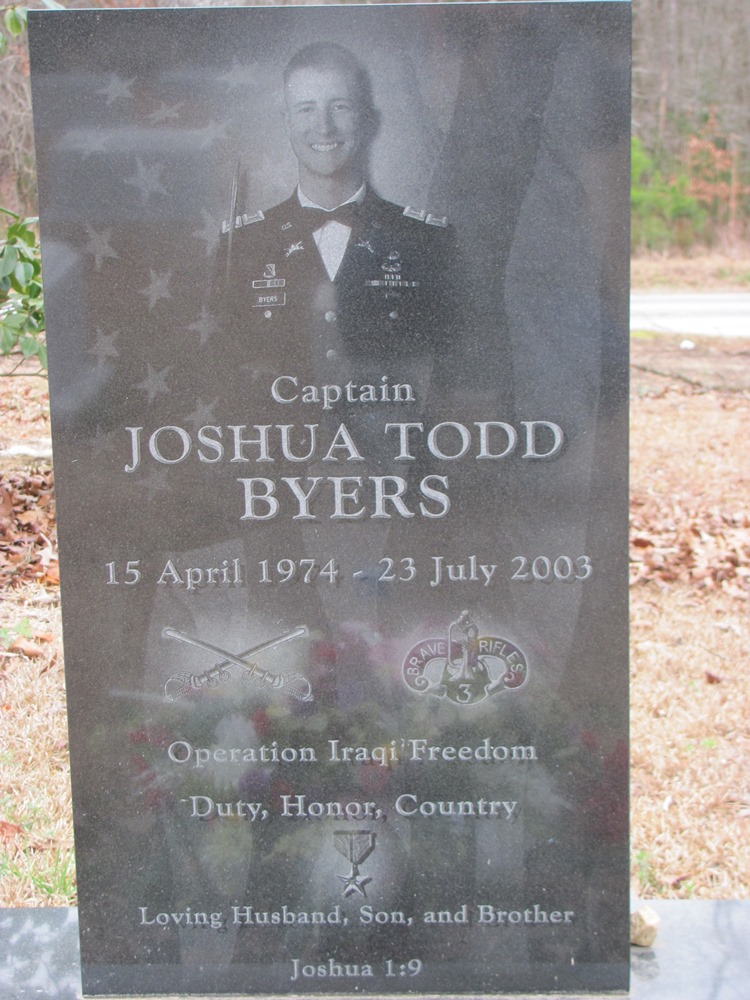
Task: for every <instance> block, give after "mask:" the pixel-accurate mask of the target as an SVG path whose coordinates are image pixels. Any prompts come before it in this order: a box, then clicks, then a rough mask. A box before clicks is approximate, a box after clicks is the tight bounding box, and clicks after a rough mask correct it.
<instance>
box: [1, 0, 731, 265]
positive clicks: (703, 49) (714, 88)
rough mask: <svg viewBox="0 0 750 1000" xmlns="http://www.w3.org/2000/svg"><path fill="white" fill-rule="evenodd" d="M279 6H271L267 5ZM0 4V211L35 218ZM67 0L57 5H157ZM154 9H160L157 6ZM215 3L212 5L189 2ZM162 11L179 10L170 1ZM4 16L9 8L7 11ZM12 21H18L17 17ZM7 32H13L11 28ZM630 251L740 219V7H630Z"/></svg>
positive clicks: (718, 244) (21, 60)
mask: <svg viewBox="0 0 750 1000" xmlns="http://www.w3.org/2000/svg"><path fill="white" fill-rule="evenodd" d="M276 2H277V3H278V2H279V0H276ZM42 5H43V4H42V3H40V2H37V3H34V2H32V3H31V4H29V5H21V4H2V5H0V9H1V10H2V11H3V12H4V14H5V23H4V26H3V28H2V29H0V30H1V31H2V35H3V38H4V40H5V44H4V43H3V40H2V39H0V50H2V49H3V48H4V52H2V51H0V55H2V58H1V59H0V132H1V134H2V137H3V141H2V147H1V148H0V205H2V206H4V207H6V208H9V209H12V210H13V211H15V212H18V213H19V214H21V215H33V214H35V198H36V196H35V192H36V175H35V169H34V154H33V139H32V125H31V110H30V99H29V85H28V58H27V54H26V45H25V33H24V31H23V23H22V16H23V10H24V7H25V6H32V7H33V6H42ZM159 5H160V4H159V3H158V2H157V0H127V2H124V3H123V2H118V0H66V3H65V6H66V7H157V6H159ZM161 5H162V6H163V5H164V4H163V3H162V4H161ZM211 5H214V3H213V0H210V2H208V3H202V4H201V3H199V4H198V6H211ZM170 6H190V4H187V3H185V2H184V0H174V2H171V3H170ZM8 12H10V13H8ZM18 14H20V15H21V17H18ZM15 29H18V30H17V31H16V30H15ZM632 177H633V187H632V211H633V226H632V240H633V249H634V251H636V252H643V251H662V252H663V251H679V252H681V253H686V252H690V251H692V250H694V249H695V248H720V249H729V248H731V247H733V246H736V245H738V243H739V242H740V241H744V240H745V239H747V238H748V225H749V220H750V4H748V3H747V2H746V0H708V2H707V0H634V2H633V173H632Z"/></svg>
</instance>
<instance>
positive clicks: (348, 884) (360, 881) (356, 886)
mask: <svg viewBox="0 0 750 1000" xmlns="http://www.w3.org/2000/svg"><path fill="white" fill-rule="evenodd" d="M336 878H338V879H341V881H342V882H343V883H344V895H345V896H353V895H354V893H355V892H358V893H359V894H360V896H364V897H365V899H367V892H366V890H365V886H366V885H367V883H368V882H372V879H371V878H368V877H367V876H365V877H364V878H363V877H362V876H361V875H355V874H354V872H352V874H351V875H337V876H336Z"/></svg>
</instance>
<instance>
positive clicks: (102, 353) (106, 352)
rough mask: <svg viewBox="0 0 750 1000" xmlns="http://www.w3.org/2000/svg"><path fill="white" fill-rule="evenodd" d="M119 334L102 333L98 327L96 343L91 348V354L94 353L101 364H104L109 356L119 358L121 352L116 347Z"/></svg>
mask: <svg viewBox="0 0 750 1000" xmlns="http://www.w3.org/2000/svg"><path fill="white" fill-rule="evenodd" d="M118 336H119V334H117V333H102V331H101V330H100V329H99V328H98V327H97V330H96V343H95V344H94V346H93V347H90V348H89V354H93V355H94V357H95V358H96V360H97V364H98V365H99V366H101V365H103V364H104V363H105V362H106V361H107V359H108V358H119V357H120V352H119V351H118V350H117V348H116V347H115V340H116V339H117V337H118Z"/></svg>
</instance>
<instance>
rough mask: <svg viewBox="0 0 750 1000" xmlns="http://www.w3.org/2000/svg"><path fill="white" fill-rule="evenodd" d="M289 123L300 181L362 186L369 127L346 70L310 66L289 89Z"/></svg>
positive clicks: (298, 72) (291, 80)
mask: <svg viewBox="0 0 750 1000" xmlns="http://www.w3.org/2000/svg"><path fill="white" fill-rule="evenodd" d="M285 98H286V121H287V125H288V127H289V137H290V140H291V144H292V149H293V150H294V154H295V156H296V157H297V159H298V160H299V168H300V183H301V185H302V186H303V188H304V184H305V179H306V177H307V176H308V175H309V176H311V177H317V178H324V177H325V178H331V179H333V178H337V177H338V178H340V179H341V180H352V179H354V178H355V175H356V176H357V177H359V178H360V179H359V184H361V183H362V181H363V180H364V177H363V176H362V174H363V170H364V153H365V128H364V121H363V113H362V109H361V107H360V101H359V96H358V93H357V88H356V83H355V81H354V79H353V78H352V76H351V75H350V74H349V73H347V72H346V70H344V69H343V68H339V67H334V66H331V67H328V66H306V67H300V69H297V70H295V71H294V72H293V73H292V74H291V76H290V77H289V80H288V81H287V85H286V93H285Z"/></svg>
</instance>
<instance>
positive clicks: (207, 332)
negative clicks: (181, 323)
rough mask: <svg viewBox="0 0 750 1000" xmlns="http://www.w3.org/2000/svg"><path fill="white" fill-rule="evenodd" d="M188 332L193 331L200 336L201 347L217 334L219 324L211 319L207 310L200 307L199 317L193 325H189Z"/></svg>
mask: <svg viewBox="0 0 750 1000" xmlns="http://www.w3.org/2000/svg"><path fill="white" fill-rule="evenodd" d="M188 330H194V331H195V332H196V333H198V334H200V342H201V347H202V346H203V345H204V344H205V343H206V341H207V340H208V338H209V337H213V335H214V334H215V333H218V331H219V324H218V323H217V322H216V320H215V319H214V318H213V316H212V315H211V313H210V312H209V311H208V309H206V307H205V306H201V314H200V317H199V318H198V319H197V320H196V321H195V323H191V324H190V326H189V327H188Z"/></svg>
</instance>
